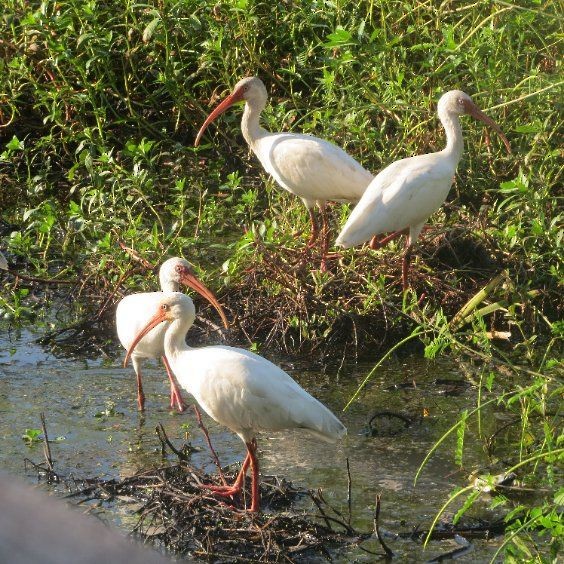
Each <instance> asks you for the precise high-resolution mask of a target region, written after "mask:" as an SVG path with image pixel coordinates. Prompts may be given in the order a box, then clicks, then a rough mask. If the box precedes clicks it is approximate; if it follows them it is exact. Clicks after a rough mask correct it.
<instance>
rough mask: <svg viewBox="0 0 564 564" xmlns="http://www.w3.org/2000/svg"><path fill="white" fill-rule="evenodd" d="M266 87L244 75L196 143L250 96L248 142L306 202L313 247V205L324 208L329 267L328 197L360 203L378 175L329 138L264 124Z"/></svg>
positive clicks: (246, 126) (246, 121)
mask: <svg viewBox="0 0 564 564" xmlns="http://www.w3.org/2000/svg"><path fill="white" fill-rule="evenodd" d="M267 99H268V94H267V92H266V88H265V86H264V84H263V82H262V80H260V78H257V77H256V76H253V77H249V78H244V79H243V80H240V81H239V82H238V83H237V84H236V85H235V88H234V89H233V92H232V93H231V94H230V95H229V96H228V97H227V98H225V100H223V102H221V103H220V104H219V106H217V107H216V108H215V110H213V112H212V113H211V114H210V115H209V116H208V117H207V119H206V120H205V121H204V124H203V125H202V127H201V128H200V131H198V135H197V136H196V142H195V145H196V146H197V145H198V144H199V143H200V139H201V137H202V135H203V133H204V131H205V130H206V128H207V127H208V125H209V124H210V123H211V122H212V121H213V120H214V119H215V118H217V117H218V116H219V115H221V114H222V113H223V112H225V111H226V110H227V109H228V108H229V107H230V106H232V105H233V104H235V103H237V102H241V101H245V109H244V111H243V119H242V120H241V130H242V132H243V137H244V138H245V141H246V142H247V143H248V144H249V147H250V148H251V150H252V151H253V153H254V154H255V155H256V156H257V158H258V160H259V161H260V163H261V164H262V166H263V167H264V169H265V170H266V172H268V173H269V174H270V175H272V177H273V178H274V179H275V180H276V182H278V184H280V186H282V188H284V189H286V190H288V192H291V193H292V194H295V195H296V196H299V197H300V198H301V199H302V201H303V203H304V204H305V206H306V208H307V210H308V212H309V216H310V220H311V237H310V239H309V242H308V246H312V245H313V244H314V243H315V241H316V239H317V237H318V235H319V228H318V224H317V221H316V219H315V215H314V212H313V209H314V207H315V205H316V204H317V206H318V207H319V208H320V210H321V218H322V229H321V257H322V258H321V269H322V270H325V269H326V255H327V247H328V244H329V226H328V224H327V215H326V210H325V207H326V204H327V202H328V201H336V202H358V201H359V200H360V198H361V196H362V194H363V193H364V191H365V190H366V187H367V186H368V185H369V184H370V182H371V181H372V179H373V178H374V177H373V176H372V174H370V173H369V172H368V171H367V170H366V169H365V168H363V167H362V166H361V165H360V164H359V163H358V162H357V161H355V159H353V158H352V157H351V156H350V155H349V154H347V153H345V151H343V150H342V149H341V148H339V147H337V146H336V145H334V144H333V143H330V142H329V141H325V140H323V139H318V138H317V137H313V136H312V135H300V134H298V133H270V132H269V131H266V129H263V128H262V127H261V126H260V114H261V112H262V111H263V109H264V108H265V106H266V102H267Z"/></svg>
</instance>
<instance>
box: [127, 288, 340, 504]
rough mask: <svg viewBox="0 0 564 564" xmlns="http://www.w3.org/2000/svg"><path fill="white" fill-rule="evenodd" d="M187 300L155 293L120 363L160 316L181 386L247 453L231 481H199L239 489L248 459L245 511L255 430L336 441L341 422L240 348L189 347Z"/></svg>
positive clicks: (230, 491) (225, 491)
mask: <svg viewBox="0 0 564 564" xmlns="http://www.w3.org/2000/svg"><path fill="white" fill-rule="evenodd" d="M195 316H196V312H195V309H194V304H193V302H192V300H191V299H190V298H189V297H188V296H186V295H185V294H181V293H180V292H174V293H166V294H161V297H160V300H158V303H156V304H155V307H154V311H153V314H152V316H150V317H148V318H147V320H148V322H147V324H146V325H145V327H144V328H143V329H142V330H141V331H140V332H139V333H138V334H137V336H136V337H135V339H134V340H133V341H132V343H131V344H130V347H129V350H128V351H127V356H126V358H125V364H127V361H128V359H129V357H130V356H131V355H132V354H134V351H135V348H136V346H137V343H139V341H140V340H141V339H143V337H144V336H145V335H146V334H147V333H149V332H150V331H153V330H154V328H155V327H157V326H158V325H159V324H161V323H162V322H164V321H170V322H171V323H170V324H169V325H168V327H167V328H166V333H165V338H164V347H165V353H166V356H167V358H168V359H169V361H170V366H171V368H172V370H173V371H174V374H175V375H176V377H177V379H178V382H179V383H180V385H181V387H182V388H184V389H185V390H186V391H187V392H188V393H190V394H192V395H193V396H194V397H195V398H196V400H197V402H198V403H199V404H200V406H201V407H202V408H203V409H204V411H205V412H206V413H207V414H208V415H209V416H210V417H211V418H212V419H215V421H217V422H218V423H221V424H222V425H225V426H226V427H228V428H229V429H231V430H232V431H233V432H234V433H236V434H237V435H239V437H241V439H242V440H243V442H244V443H245V445H246V447H247V456H246V458H245V461H244V462H243V465H242V467H241V471H240V472H239V475H238V476H237V479H236V480H235V483H234V484H233V485H232V486H210V485H208V486H205V487H206V488H208V489H211V490H212V491H213V492H215V493H216V494H217V495H220V496H223V497H227V496H233V495H235V494H236V493H238V492H240V491H241V489H242V487H243V482H244V478H245V474H246V472H247V469H248V467H249V465H250V467H251V472H252V487H251V492H252V501H251V508H250V509H251V511H258V510H259V508H260V495H259V466H258V461H257V457H256V448H257V447H256V434H257V432H258V431H281V430H284V429H299V430H303V431H306V432H308V433H310V434H311V435H313V436H314V437H316V438H319V439H322V440H325V441H328V442H336V441H337V440H338V439H339V438H340V437H342V436H343V435H345V434H346V432H347V430H346V428H345V426H344V425H343V424H342V423H341V422H340V421H339V420H338V419H337V418H336V417H335V416H334V415H333V414H332V413H331V412H330V411H329V410H328V409H327V408H326V407H325V406H324V405H323V404H322V403H320V402H319V401H317V400H316V399H315V398H313V397H312V396H310V395H309V394H308V393H307V392H306V391H305V390H304V389H303V388H301V387H300V386H299V385H298V384H297V383H296V382H295V381H294V380H293V379H292V378H291V377H290V376H289V375H288V374H286V372H284V371H283V370H282V369H281V368H279V367H278V366H276V365H275V364H272V362H270V361H268V360H266V359H264V358H262V357H261V356H258V355H256V354H254V353H252V352H249V351H246V350H244V349H238V348H234V347H227V346H212V347H202V348H191V347H189V346H188V345H187V344H186V341H185V339H184V337H185V335H186V332H187V331H188V330H189V329H190V327H191V325H192V324H193V322H194V318H195Z"/></svg>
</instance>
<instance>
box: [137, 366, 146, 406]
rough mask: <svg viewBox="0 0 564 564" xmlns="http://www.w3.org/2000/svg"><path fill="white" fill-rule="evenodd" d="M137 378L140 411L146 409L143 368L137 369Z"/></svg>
mask: <svg viewBox="0 0 564 564" xmlns="http://www.w3.org/2000/svg"><path fill="white" fill-rule="evenodd" d="M135 376H136V378H137V407H138V408H139V411H144V410H145V393H144V392H143V384H142V383H141V368H139V369H138V370H136V371H135Z"/></svg>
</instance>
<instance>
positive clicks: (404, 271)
mask: <svg viewBox="0 0 564 564" xmlns="http://www.w3.org/2000/svg"><path fill="white" fill-rule="evenodd" d="M412 249H413V245H409V244H408V245H407V246H406V248H405V254H404V255H403V261H402V264H401V281H402V286H403V291H404V292H407V289H408V288H409V280H408V273H409V262H410V260H411V251H412Z"/></svg>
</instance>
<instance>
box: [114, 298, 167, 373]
mask: <svg viewBox="0 0 564 564" xmlns="http://www.w3.org/2000/svg"><path fill="white" fill-rule="evenodd" d="M167 313H168V310H163V309H160V308H159V311H158V312H157V313H156V314H155V315H153V317H151V319H150V320H149V322H148V323H147V325H145V327H143V329H141V331H139V333H137V336H136V337H135V339H133V342H132V343H131V345H129V348H128V349H127V354H126V355H125V360H124V361H123V367H124V368H125V367H126V366H127V363H128V362H129V359H130V358H131V355H132V354H133V351H134V350H135V347H136V346H137V343H139V341H140V340H141V339H142V338H143V337H144V336H145V335H146V334H147V333H148V332H149V331H151V330H152V329H154V328H155V327H156V326H157V325H158V324H159V323H162V322H163V321H168V318H167Z"/></svg>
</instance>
